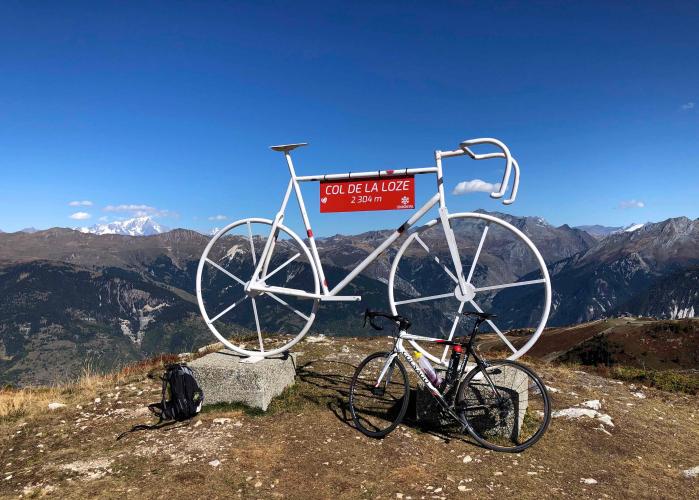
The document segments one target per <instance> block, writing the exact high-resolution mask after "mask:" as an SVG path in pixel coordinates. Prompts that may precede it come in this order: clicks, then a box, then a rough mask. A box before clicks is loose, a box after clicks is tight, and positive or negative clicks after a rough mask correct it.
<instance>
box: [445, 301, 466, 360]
mask: <svg viewBox="0 0 699 500" xmlns="http://www.w3.org/2000/svg"><path fill="white" fill-rule="evenodd" d="M464 304H466V302H462V303H461V304H459V310H458V311H457V313H456V316H455V317H454V322H453V323H452V324H451V330H449V338H448V339H447V340H451V339H453V338H454V332H455V331H456V325H458V324H459V320H460V319H461V313H462V312H464ZM448 351H449V346H446V347H445V348H444V352H443V353H442V363H444V360H445V359H447V352H448Z"/></svg>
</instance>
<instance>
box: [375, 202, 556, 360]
mask: <svg viewBox="0 0 699 500" xmlns="http://www.w3.org/2000/svg"><path fill="white" fill-rule="evenodd" d="M449 223H450V225H451V227H452V228H453V230H454V235H455V238H456V244H457V247H458V252H459V256H460V258H461V263H462V267H463V273H464V279H465V281H466V283H467V285H466V290H464V291H462V290H461V288H460V286H459V284H458V278H457V277H456V275H455V267H454V264H453V261H452V258H451V256H450V254H449V250H448V247H447V242H446V237H445V235H444V230H443V228H442V225H441V224H440V221H439V220H438V219H435V220H432V221H430V222H428V223H427V224H425V225H424V226H421V227H419V228H417V229H416V230H415V231H414V232H412V233H411V234H410V235H409V236H408V237H407V238H406V240H405V242H404V243H403V244H402V245H401V247H400V249H399V250H398V253H397V254H396V256H395V258H394V261H393V264H392V266H391V271H390V274H389V280H388V294H389V304H390V306H391V311H392V313H393V314H400V315H401V316H405V317H407V318H410V320H411V321H412V322H413V325H415V326H414V330H416V331H418V330H419V331H420V332H421V333H420V334H421V335H427V336H431V337H436V338H451V337H452V336H455V335H456V336H458V335H462V334H463V332H458V331H457V329H458V327H459V324H460V323H461V322H462V321H465V318H464V317H463V316H462V314H461V313H462V312H463V311H467V310H475V311H479V312H482V311H484V310H485V311H487V312H490V313H494V314H496V315H497V316H498V317H497V318H496V319H494V320H488V321H487V322H486V323H484V325H483V327H484V329H483V331H484V332H485V333H486V334H487V333H488V332H490V333H491V335H489V336H488V335H485V336H482V338H481V340H482V342H481V346H486V347H487V348H488V349H491V350H500V351H504V357H507V358H508V359H517V358H519V357H520V356H522V355H523V354H524V353H526V352H527V351H528V350H529V349H530V348H531V347H532V346H533V345H534V343H535V342H536V341H537V339H538V338H539V336H540V335H541V332H542V331H543V330H544V327H545V326H546V321H547V320H548V316H549V311H550V308H551V280H550V278H549V275H548V271H547V269H546V263H545V262H544V260H543V258H542V257H541V254H540V253H539V251H538V250H537V248H536V247H535V246H534V244H533V243H532V242H531V240H529V238H527V236H526V235H524V233H522V232H521V231H520V230H519V229H517V228H516V227H514V226H513V225H511V224H509V223H508V222H506V221H504V220H502V219H499V218H497V217H493V216H492V215H488V214H481V213H476V212H465V213H456V214H451V215H449ZM508 330H509V331H510V332H509V333H508V332H507V331H508ZM411 344H412V345H413V346H414V347H415V348H416V349H418V350H419V351H421V352H422V353H423V354H424V355H425V356H427V357H428V358H429V359H430V360H431V361H432V362H434V363H440V364H445V363H446V353H447V350H448V349H443V351H441V352H428V351H427V350H426V349H425V348H423V347H422V346H421V345H420V344H418V343H416V342H414V341H411ZM495 357H497V356H495Z"/></svg>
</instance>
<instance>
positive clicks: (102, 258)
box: [0, 213, 699, 384]
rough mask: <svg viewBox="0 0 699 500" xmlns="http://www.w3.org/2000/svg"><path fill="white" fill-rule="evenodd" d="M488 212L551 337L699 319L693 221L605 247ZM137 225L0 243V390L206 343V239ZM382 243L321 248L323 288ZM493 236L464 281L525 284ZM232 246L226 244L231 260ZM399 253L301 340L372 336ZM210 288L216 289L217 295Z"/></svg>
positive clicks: (407, 280)
mask: <svg viewBox="0 0 699 500" xmlns="http://www.w3.org/2000/svg"><path fill="white" fill-rule="evenodd" d="M493 215H496V216H498V217H500V218H503V219H505V220H506V221H507V222H509V223H510V224H512V225H513V226H515V227H516V228H518V229H519V230H521V231H522V232H523V233H525V234H527V235H528V236H529V237H530V238H531V240H532V241H533V242H534V243H535V245H536V246H537V247H538V249H539V250H540V252H541V254H542V256H543V258H544V259H545V261H546V263H547V265H548V270H549V273H550V275H551V281H552V287H553V298H552V311H551V315H550V318H549V325H550V326H556V325H570V324H575V323H580V322H584V321H590V320H595V319H600V318H605V317H612V316H619V315H623V314H631V315H635V316H653V317H658V318H667V319H673V318H685V317H694V316H695V313H696V311H699V250H698V249H699V219H697V220H690V219H687V218H686V217H678V218H673V219H668V220H665V221H662V222H659V223H647V224H644V225H642V226H640V227H637V228H634V230H633V231H624V230H620V229H619V228H616V229H615V230H614V231H609V233H608V234H607V235H606V236H605V235H600V234H596V235H595V234H591V233H589V232H587V231H584V230H582V229H580V228H573V227H570V226H568V225H563V226H559V227H555V226H552V225H550V224H548V223H547V222H546V221H545V220H543V219H541V218H539V217H516V216H512V215H507V214H499V213H494V214H493ZM145 219H146V218H141V219H140V220H138V222H137V223H134V224H130V223H129V224H123V225H120V226H118V227H112V229H106V228H103V229H98V228H95V231H100V232H98V233H97V234H95V233H93V232H89V231H88V232H85V231H83V230H71V229H62V228H53V229H49V230H44V231H37V232H34V233H28V232H16V233H2V234H0V382H5V383H14V384H33V383H51V382H54V381H56V380H57V379H59V378H61V377H64V376H74V375H75V374H76V373H78V372H79V371H80V370H81V369H83V368H84V365H85V363H90V364H91V365H92V367H93V368H95V369H97V370H106V369H111V368H113V367H115V366H118V365H121V364H124V363H126V362H130V361H133V360H137V359H141V358H143V357H144V356H148V355H152V354H156V353H160V352H183V351H191V350H193V349H196V348H197V347H199V346H201V345H204V344H208V343H210V342H211V341H212V340H213V336H212V335H211V333H210V332H209V331H208V329H207V327H206V325H205V324H204V322H203V320H202V319H201V316H200V313H199V310H198V306H197V304H196V298H195V296H194V293H195V276H196V269H197V264H198V261H199V258H200V255H201V253H202V250H203V248H204V247H205V246H206V244H207V243H208V241H209V238H210V237H209V236H207V235H203V234H201V233H198V232H196V231H191V230H185V229H175V230H172V231H167V232H159V231H160V230H163V231H164V228H162V227H160V226H158V225H152V224H150V223H151V222H152V220H145ZM124 222H129V221H124ZM622 229H623V228H622ZM111 230H113V231H114V232H110V231H111ZM118 230H123V231H127V232H128V231H130V233H129V234H146V233H147V232H150V231H152V232H153V233H156V234H150V235H144V236H132V235H122V234H117V233H116V232H117V231H118ZM454 230H455V233H456V234H457V240H459V241H461V242H463V245H464V246H468V247H472V248H474V249H475V246H476V245H477V243H478V238H479V236H480V234H481V232H482V229H480V227H478V226H469V225H467V224H464V223H462V221H458V222H457V223H456V224H455V225H454ZM391 232H392V230H383V231H371V232H367V233H362V234H358V235H335V236H331V237H327V238H320V239H319V240H318V247H319V251H320V254H321V259H322V260H323V263H324V267H325V271H326V276H327V278H328V280H329V282H330V286H332V285H333V284H334V283H337V282H338V281H339V280H340V279H341V278H342V277H344V276H345V275H346V274H347V272H348V270H349V269H352V268H353V267H354V266H355V265H356V264H357V263H358V262H360V261H361V260H362V259H363V258H364V257H365V256H366V255H368V254H369V253H370V252H371V251H372V250H373V248H375V247H376V246H377V245H378V244H379V243H380V242H381V241H382V240H383V239H384V238H385V237H386V236H387V235H388V234H390V233H391ZM491 233H492V236H491V235H490V234H489V236H488V238H489V241H490V242H491V246H490V247H489V250H488V256H487V258H486V257H483V258H482V262H479V265H478V266H477V267H476V271H475V273H474V279H482V280H486V282H487V280H488V279H491V278H496V279H497V280H498V281H496V282H497V283H506V282H509V281H518V280H522V281H526V280H527V279H530V278H528V276H529V275H530V274H531V273H534V272H535V266H533V265H532V263H531V262H529V261H528V260H527V259H526V258H525V257H526V255H524V254H523V253H522V251H521V250H520V249H519V248H518V247H516V246H513V245H511V244H510V242H508V241H507V240H506V239H504V238H503V237H501V236H498V235H497V234H496V232H495V231H491ZM430 238H431V237H430V235H429V234H428V233H427V232H426V233H425V236H424V242H425V243H426V244H427V245H429V246H431V248H433V250H434V252H435V253H436V254H437V255H440V256H443V257H445V258H447V257H448V255H447V254H446V252H447V249H446V247H445V246H444V245H443V244H440V243H439V242H440V241H442V240H441V239H440V238H438V237H435V238H434V239H430ZM440 245H441V246H440ZM287 246H289V249H287V248H286V247H287ZM238 247H239V244H238V243H237V242H236V241H235V240H231V249H234V248H238ZM279 247H280V248H279V259H280V260H281V259H284V258H285V257H286V256H287V255H288V254H285V252H291V251H292V250H291V249H290V245H288V244H287V243H285V242H284V241H283V240H280V245H279ZM397 249H398V244H394V246H392V247H391V248H389V249H388V250H387V251H386V252H385V253H384V254H383V255H382V256H381V257H380V258H379V259H378V260H377V261H376V262H375V263H374V264H372V265H371V266H370V267H368V268H367V269H366V270H365V271H364V273H362V274H361V275H360V276H359V277H358V278H357V279H356V280H355V281H354V282H353V283H352V285H350V287H349V288H348V290H347V293H348V294H357V295H362V296H363V301H362V302H360V303H333V304H330V305H321V307H320V309H319V313H318V316H317V319H316V321H315V323H314V324H313V327H312V329H311V333H325V334H329V335H368V334H370V331H367V330H361V329H358V327H359V326H361V324H360V319H359V318H360V317H361V313H362V311H363V310H364V308H365V307H372V308H376V309H386V308H387V307H388V306H387V298H386V296H387V293H386V288H387V287H386V283H387V280H388V274H389V270H390V266H391V262H392V261H393V258H394V257H395V255H396V252H397ZM235 254H236V252H235V251H234V252H232V253H230V252H229V255H228V256H229V257H230V258H229V264H230V265H231V266H236V265H242V264H238V263H237V261H236V259H235V258H234V257H235ZM273 265H275V263H273ZM303 266H304V265H303V263H301V262H294V263H293V264H292V265H289V266H287V268H285V269H284V271H283V272H280V273H278V277H279V278H280V279H281V280H282V281H283V282H286V283H294V282H295V281H296V282H298V280H300V277H299V276H301V275H302V273H301V271H302V270H303ZM235 271H240V269H238V270H235V269H234V272H235ZM439 273H442V271H441V270H440V269H439V268H438V267H437V264H435V261H434V260H433V258H432V257H427V256H425V255H421V254H419V253H418V252H413V251H408V252H406V254H405V255H404V256H403V260H402V261H401V268H400V269H399V278H397V280H396V290H397V292H396V293H397V294H398V295H399V297H403V296H404V297H411V296H415V294H416V292H415V287H416V286H417V284H420V285H423V286H424V287H425V288H424V290H427V291H429V290H431V289H434V290H436V292H435V293H440V292H443V291H444V289H443V288H439V287H440V286H442V285H441V284H440V282H439V280H438V279H437V277H438V276H439ZM211 279H213V278H211ZM214 284H215V285H216V286H217V287H218V288H220V289H222V290H223V289H225V288H226V286H227V283H225V282H220V283H214ZM452 288H453V286H452ZM532 288H533V287H516V288H512V289H507V290H504V291H502V292H500V293H498V294H496V295H494V296H492V297H491V298H489V299H488V303H487V306H488V308H489V309H491V310H497V311H505V312H506V314H505V315H503V316H502V318H503V319H502V321H503V323H502V324H501V327H503V328H514V327H518V326H520V325H527V324H531V320H532V317H534V316H535V314H534V313H533V312H532V311H536V308H537V307H540V301H541V299H540V292H537V291H536V290H533V289H532ZM537 293H538V294H539V295H537ZM224 299H225V297H223V296H222V297H217V298H216V300H219V301H221V302H222V303H223V302H225V300H224ZM420 306H421V307H420V308H416V309H415V317H414V318H413V319H414V325H415V326H414V329H415V331H416V333H417V332H418V331H429V330H425V329H430V328H431V329H432V330H433V331H434V330H438V329H443V328H444V325H445V324H448V323H450V321H451V319H450V318H453V311H450V310H448V309H446V308H444V307H442V306H441V305H439V304H436V303H435V304H434V305H430V304H428V303H422V304H420ZM251 321H252V320H251V319H250V318H243V319H241V320H240V321H239V322H237V323H236V322H229V323H227V324H225V325H224V326H223V328H224V329H225V333H226V334H227V335H228V334H231V335H233V334H237V335H246V334H248V333H249V332H250V331H251V329H254V324H253V323H252V322H251Z"/></svg>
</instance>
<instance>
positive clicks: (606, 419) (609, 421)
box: [597, 412, 614, 427]
mask: <svg viewBox="0 0 699 500" xmlns="http://www.w3.org/2000/svg"><path fill="white" fill-rule="evenodd" d="M597 420H599V421H600V422H602V423H603V424H604V425H608V426H609V427H614V423H613V422H612V417H610V416H609V415H607V414H606V413H599V412H597Z"/></svg>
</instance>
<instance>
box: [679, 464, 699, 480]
mask: <svg viewBox="0 0 699 500" xmlns="http://www.w3.org/2000/svg"><path fill="white" fill-rule="evenodd" d="M682 475H683V476H684V477H686V478H687V479H692V478H695V477H697V476H699V465H697V466H696V467H692V468H691V469H686V470H683V471H682Z"/></svg>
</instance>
